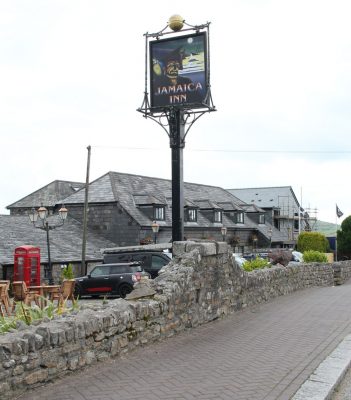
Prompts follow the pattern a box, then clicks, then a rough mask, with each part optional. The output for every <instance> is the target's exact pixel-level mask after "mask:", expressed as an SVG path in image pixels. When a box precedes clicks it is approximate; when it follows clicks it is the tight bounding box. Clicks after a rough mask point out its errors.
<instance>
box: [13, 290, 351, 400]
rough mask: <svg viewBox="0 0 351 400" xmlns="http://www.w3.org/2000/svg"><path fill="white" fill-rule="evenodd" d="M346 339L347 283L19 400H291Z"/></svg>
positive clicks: (350, 303) (349, 315)
mask: <svg viewBox="0 0 351 400" xmlns="http://www.w3.org/2000/svg"><path fill="white" fill-rule="evenodd" d="M349 333H351V284H350V283H348V284H345V285H343V286H338V287H327V288H313V289H308V290H304V291H299V292H296V293H294V294H292V295H288V296H284V297H279V298H277V299H275V300H273V301H271V302H270V303H266V304H263V305H260V306H256V307H253V308H250V309H246V310H244V311H241V312H239V313H236V314H233V315H232V316H230V317H228V318H226V319H224V320H219V321H216V322H213V323H210V324H207V325H204V326H201V327H199V328H197V329H194V330H192V331H189V332H185V333H182V334H180V335H178V336H176V337H173V338H171V339H167V340H164V341H162V342H160V343H156V344H153V345H150V346H148V347H146V348H141V349H138V350H136V351H134V352H132V353H130V354H128V355H126V356H124V357H121V358H117V359H114V360H111V361H108V362H105V363H99V364H95V365H94V366H91V367H89V368H87V369H85V370H84V371H83V372H79V373H74V374H73V375H71V376H67V377H65V378H63V379H61V380H59V381H56V382H55V383H53V384H49V385H47V386H45V387H44V388H39V389H36V390H35V391H34V392H27V393H25V394H24V395H22V396H21V397H20V399H21V400H23V399H27V400H44V399H47V400H49V399H50V400H88V399H89V400H101V399H103V400H132V399H133V400H158V399H162V400H178V399H179V400H180V399H182V400H183V399H186V400H190V399H201V400H202V399H203V400H207V399H216V400H225V399H230V400H233V399H235V400H273V399H274V400H276V399H279V400H288V399H290V398H291V396H292V395H293V394H294V393H295V392H296V390H297V389H298V388H299V387H300V385H301V384H302V383H303V382H304V381H305V380H306V379H307V378H308V376H309V375H310V374H311V373H312V371H313V370H314V369H315V368H316V367H317V366H318V365H319V363H320V362H321V361H322V360H323V359H324V358H325V357H326V356H327V355H328V354H329V353H330V352H331V351H332V350H333V349H334V348H335V347H336V346H337V345H338V343H339V342H340V341H341V340H342V339H343V338H344V337H345V336H346V335H347V334H349Z"/></svg>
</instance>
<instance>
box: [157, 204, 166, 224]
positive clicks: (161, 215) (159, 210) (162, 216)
mask: <svg viewBox="0 0 351 400" xmlns="http://www.w3.org/2000/svg"><path fill="white" fill-rule="evenodd" d="M154 220H155V221H164V220H165V208H164V207H162V206H161V207H160V206H155V207H154Z"/></svg>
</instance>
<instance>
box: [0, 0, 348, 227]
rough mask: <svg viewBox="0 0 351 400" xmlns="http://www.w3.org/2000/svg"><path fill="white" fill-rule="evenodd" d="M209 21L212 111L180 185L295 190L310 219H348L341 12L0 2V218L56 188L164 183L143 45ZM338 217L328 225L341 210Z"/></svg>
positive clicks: (297, 2) (195, 4)
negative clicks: (144, 179)
mask: <svg viewBox="0 0 351 400" xmlns="http://www.w3.org/2000/svg"><path fill="white" fill-rule="evenodd" d="M173 14H180V15H181V16H182V17H183V18H184V19H185V22H186V23H189V24H191V25H199V24H203V23H206V22H210V23H211V24H210V57H211V59H210V68H211V88H212V97H213V102H214V105H215V107H216V110H217V111H216V112H212V113H207V114H205V115H203V116H202V117H201V118H200V119H199V120H198V121H196V122H195V123H194V125H193V126H192V128H191V129H190V131H189V133H188V135H187V137H186V146H185V149H184V181H186V182H192V183H200V184H206V185H214V186H220V187H223V188H227V189H231V188H245V187H246V188H251V187H270V186H292V188H293V190H294V192H295V194H296V197H297V198H298V200H299V201H300V203H301V205H302V206H303V207H304V208H306V209H309V210H311V214H312V216H317V218H318V219H320V220H323V221H328V222H331V223H336V222H338V223H340V222H342V221H343V219H344V218H345V217H347V216H349V215H350V214H351V202H350V198H351V185H350V184H349V181H348V172H349V171H351V137H350V133H351V112H350V110H351V73H350V71H351V29H350V23H349V19H350V15H351V2H350V1H349V0H328V1H325V0H294V1H292V0H291V1H288V0H276V1H275V0H271V1H268V0H267V1H265V0H257V1H255V0H221V1H220V2H218V3H217V2H214V1H207V0H201V1H198V0H192V1H191V2H189V1H183V0H179V1H177V2H176V3H174V4H172V3H171V2H164V1H159V0H153V1H152V2H136V1H133V0H132V1H129V2H126V3H124V4H123V6H122V3H121V2H117V1H115V0H31V1H28V0H22V1H20V0H11V1H6V0H0V134H1V142H0V213H1V214H8V213H9V211H8V210H6V206H8V205H10V204H12V203H13V202H15V201H17V200H19V199H21V198H23V197H24V196H26V195H28V194H30V193H32V192H34V191H35V190H37V189H39V188H41V187H43V186H45V185H46V184H48V183H50V182H52V181H54V180H56V179H60V180H68V181H78V182H85V179H86V167H87V146H89V145H90V146H91V148H92V151H91V164H90V181H93V180H95V179H97V178H98V177H100V176H102V175H104V174H105V173H107V172H108V171H116V172H122V173H131V174H137V175H145V176H152V177H158V178H166V179H171V152H170V147H169V139H168V136H167V134H166V132H165V131H164V130H163V129H162V128H161V127H160V126H159V125H158V124H157V123H155V122H153V121H152V120H150V119H145V118H143V116H142V115H141V114H140V113H138V112H137V111H136V109H137V108H138V107H140V106H141V104H142V100H143V93H144V79H145V69H144V68H145V37H144V33H146V32H149V33H150V32H158V31H160V30H162V29H163V28H164V27H165V26H166V25H167V21H168V19H169V17H170V16H171V15H173ZM336 204H338V206H339V208H340V210H341V211H342V212H343V213H344V215H343V217H342V218H339V219H336V212H335V205H336Z"/></svg>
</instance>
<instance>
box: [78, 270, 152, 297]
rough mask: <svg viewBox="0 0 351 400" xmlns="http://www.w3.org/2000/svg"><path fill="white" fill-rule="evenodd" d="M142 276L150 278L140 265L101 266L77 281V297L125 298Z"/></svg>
mask: <svg viewBox="0 0 351 400" xmlns="http://www.w3.org/2000/svg"><path fill="white" fill-rule="evenodd" d="M142 276H146V277H149V274H148V273H146V272H145V271H143V269H142V267H141V265H140V263H119V264H116V263H114V264H99V265H96V266H95V267H94V268H93V269H92V270H91V272H90V274H88V275H86V276H82V277H79V278H76V279H75V281H76V284H75V295H76V296H79V297H81V296H93V297H98V296H101V295H105V296H106V295H118V296H120V297H123V298H124V297H125V296H126V295H127V294H128V293H130V292H131V291H132V290H133V285H134V283H136V282H139V281H140V279H141V277H142Z"/></svg>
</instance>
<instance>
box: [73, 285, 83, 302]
mask: <svg viewBox="0 0 351 400" xmlns="http://www.w3.org/2000/svg"><path fill="white" fill-rule="evenodd" d="M74 297H75V298H76V299H77V298H81V297H82V288H81V287H80V286H78V285H77V284H76V285H75V287H74Z"/></svg>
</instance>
